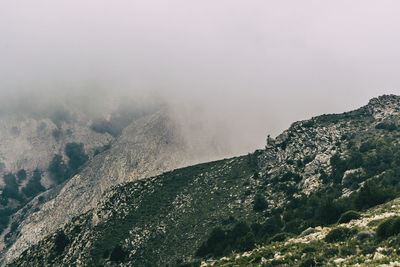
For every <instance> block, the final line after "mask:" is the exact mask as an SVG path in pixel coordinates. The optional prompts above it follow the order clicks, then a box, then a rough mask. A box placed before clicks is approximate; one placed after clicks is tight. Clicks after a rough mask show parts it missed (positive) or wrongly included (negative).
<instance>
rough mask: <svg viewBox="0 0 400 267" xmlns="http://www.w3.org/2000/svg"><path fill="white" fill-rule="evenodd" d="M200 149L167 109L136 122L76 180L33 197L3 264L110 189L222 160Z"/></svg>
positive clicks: (6, 248) (214, 150) (211, 151)
mask: <svg viewBox="0 0 400 267" xmlns="http://www.w3.org/2000/svg"><path fill="white" fill-rule="evenodd" d="M202 146H203V147H204V148H206V147H207V149H197V148H196V147H194V146H193V145H192V143H191V141H190V140H188V139H186V138H185V137H184V136H183V135H182V134H181V129H180V128H179V126H178V125H177V123H176V121H174V119H173V118H172V117H171V114H170V113H169V112H168V110H166V109H162V110H161V111H158V112H155V113H152V114H149V115H147V116H144V117H142V118H140V119H138V120H135V121H134V122H133V123H132V124H131V125H129V126H128V127H126V128H125V129H124V130H123V132H122V134H121V136H119V137H118V138H117V139H116V141H114V143H112V146H111V147H110V148H109V149H108V150H106V151H103V152H102V153H100V154H98V155H96V156H95V157H94V158H93V159H92V160H90V161H89V162H88V163H87V164H86V165H85V166H84V167H83V168H82V169H81V170H80V172H79V173H78V174H77V175H75V176H74V177H72V178H71V179H70V180H68V181H67V182H66V183H65V184H63V185H60V186H58V187H56V188H54V189H52V190H49V191H47V192H45V193H43V194H41V195H40V196H38V197H36V198H35V199H33V200H32V201H31V202H30V203H28V204H27V205H26V206H25V207H24V208H23V209H21V210H20V211H19V212H18V213H17V214H16V215H15V216H14V217H13V221H14V222H17V223H18V228H17V229H14V231H13V232H12V233H10V232H9V231H8V232H5V234H4V236H5V235H7V238H8V239H7V240H6V241H7V243H6V244H5V246H4V248H3V253H4V255H3V257H4V258H5V260H6V261H8V260H10V259H12V258H14V257H15V256H17V255H18V254H19V253H21V252H22V251H23V250H25V249H26V248H28V247H29V246H30V245H32V244H35V243H36V242H37V241H39V240H40V239H42V238H43V237H44V236H45V235H47V234H49V233H52V232H54V231H55V230H56V229H57V228H59V227H60V226H62V225H63V224H65V223H66V222H68V221H70V220H71V219H72V218H73V217H74V216H77V215H79V214H82V213H84V212H86V211H88V210H90V209H92V208H94V207H95V206H96V205H97V203H98V202H99V201H100V200H101V196H102V194H103V193H104V192H105V191H106V190H107V189H109V188H110V187H112V186H114V185H118V184H121V183H125V182H129V181H134V180H138V179H142V178H144V177H151V176H154V175H157V174H159V173H162V172H164V171H167V170H171V169H175V168H178V167H182V166H185V165H188V164H193V163H197V162H200V161H207V160H210V159H213V158H216V157H221V156H223V155H224V154H221V150H220V148H218V147H215V146H214V147H211V145H210V144H206V143H202ZM195 150H196V151H195ZM193 151H195V152H193ZM223 151H224V152H223V153H227V150H223ZM203 152H204V153H203ZM9 230H10V229H9ZM10 236H11V238H10Z"/></svg>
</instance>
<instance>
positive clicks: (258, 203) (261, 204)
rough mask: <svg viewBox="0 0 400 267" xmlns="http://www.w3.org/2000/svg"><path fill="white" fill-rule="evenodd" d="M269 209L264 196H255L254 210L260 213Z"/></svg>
mask: <svg viewBox="0 0 400 267" xmlns="http://www.w3.org/2000/svg"><path fill="white" fill-rule="evenodd" d="M267 208H268V203H267V201H266V200H265V198H264V197H263V196H262V195H259V194H257V195H255V196H254V205H253V210H254V211H257V212H260V211H263V210H265V209H267Z"/></svg>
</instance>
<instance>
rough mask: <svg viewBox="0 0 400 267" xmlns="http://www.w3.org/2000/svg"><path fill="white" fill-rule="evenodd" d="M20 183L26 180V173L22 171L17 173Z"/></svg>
mask: <svg viewBox="0 0 400 267" xmlns="http://www.w3.org/2000/svg"><path fill="white" fill-rule="evenodd" d="M17 177H18V182H22V181H24V180H25V179H26V171H25V170H24V169H21V170H19V171H18V172H17Z"/></svg>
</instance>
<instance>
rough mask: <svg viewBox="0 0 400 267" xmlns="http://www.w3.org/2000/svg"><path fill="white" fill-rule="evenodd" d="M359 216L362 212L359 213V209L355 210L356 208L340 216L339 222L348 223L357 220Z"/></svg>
mask: <svg viewBox="0 0 400 267" xmlns="http://www.w3.org/2000/svg"><path fill="white" fill-rule="evenodd" d="M359 218H360V213H358V212H357V211H354V210H349V211H346V212H345V213H343V214H342V215H341V216H340V218H339V220H338V223H348V222H350V221H351V220H356V219H359Z"/></svg>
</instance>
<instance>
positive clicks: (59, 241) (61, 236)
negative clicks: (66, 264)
mask: <svg viewBox="0 0 400 267" xmlns="http://www.w3.org/2000/svg"><path fill="white" fill-rule="evenodd" d="M68 244H69V239H68V237H67V236H66V235H65V233H64V232H63V231H59V232H58V233H57V234H56V237H55V239H54V249H55V251H56V253H57V254H58V255H60V254H61V253H63V251H64V250H65V247H66V246H67V245H68Z"/></svg>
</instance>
